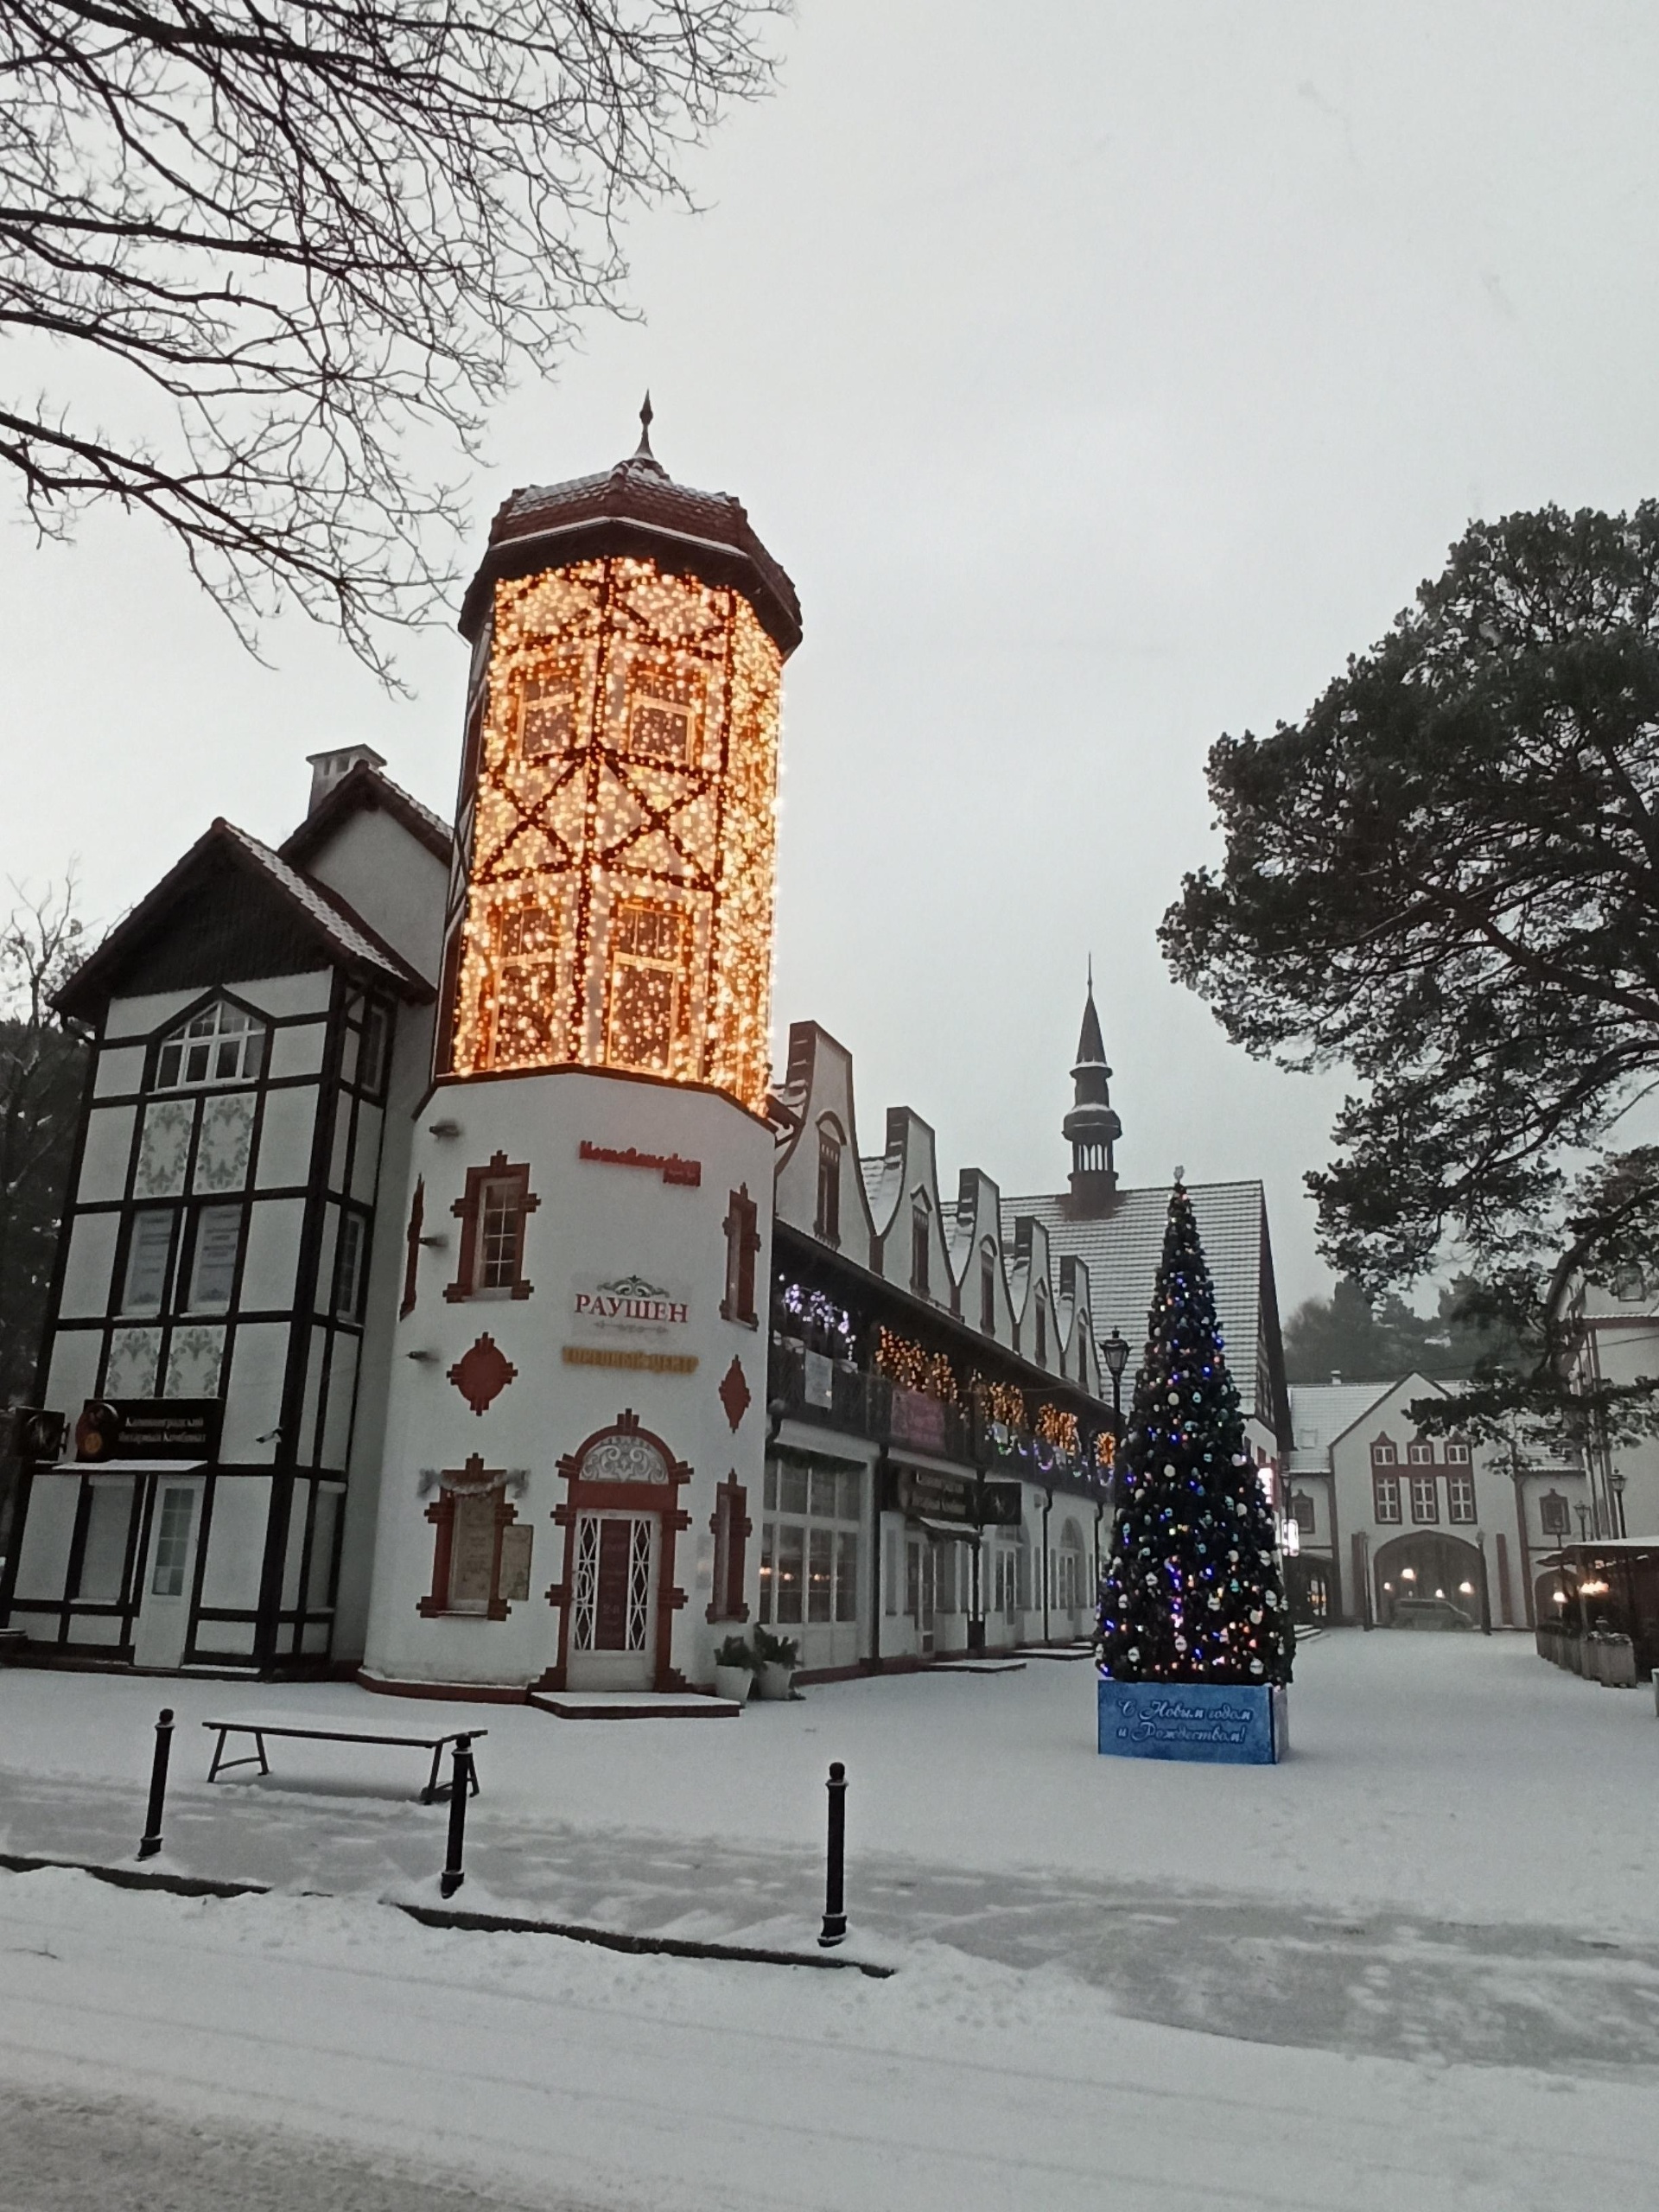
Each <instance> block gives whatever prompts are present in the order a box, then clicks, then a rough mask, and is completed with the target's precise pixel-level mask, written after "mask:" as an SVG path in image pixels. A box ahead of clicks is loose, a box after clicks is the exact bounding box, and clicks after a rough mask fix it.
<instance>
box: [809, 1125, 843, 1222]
mask: <svg viewBox="0 0 1659 2212" xmlns="http://www.w3.org/2000/svg"><path fill="white" fill-rule="evenodd" d="M812 1229H813V1234H814V1235H815V1236H821V1237H822V1238H823V1241H824V1243H826V1244H839V1243H840V1242H841V1132H840V1130H839V1129H838V1128H836V1126H835V1124H834V1122H828V1121H824V1122H819V1123H818V1211H817V1217H816V1218H815V1219H814V1221H813V1224H812Z"/></svg>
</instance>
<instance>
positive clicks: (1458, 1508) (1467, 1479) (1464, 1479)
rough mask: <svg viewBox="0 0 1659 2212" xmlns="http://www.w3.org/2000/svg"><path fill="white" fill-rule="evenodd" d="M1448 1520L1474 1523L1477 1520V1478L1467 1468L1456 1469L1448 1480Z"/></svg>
mask: <svg viewBox="0 0 1659 2212" xmlns="http://www.w3.org/2000/svg"><path fill="white" fill-rule="evenodd" d="M1474 1518H1475V1478H1474V1476H1473V1475H1472V1474H1471V1471H1469V1469H1468V1468H1467V1467H1454V1468H1453V1469H1452V1472H1451V1473H1450V1474H1449V1475H1448V1476H1447V1477H1446V1519H1447V1520H1448V1521H1461V1522H1473V1520H1474Z"/></svg>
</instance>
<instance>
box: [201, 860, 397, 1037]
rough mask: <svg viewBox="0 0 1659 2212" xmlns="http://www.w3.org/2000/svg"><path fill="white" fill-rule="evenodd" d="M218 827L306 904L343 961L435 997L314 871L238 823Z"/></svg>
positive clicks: (283, 888)
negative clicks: (293, 862)
mask: <svg viewBox="0 0 1659 2212" xmlns="http://www.w3.org/2000/svg"><path fill="white" fill-rule="evenodd" d="M213 828H214V829H218V830H222V831H223V832H224V833H225V835H226V836H227V837H228V838H229V839H230V840H231V842H232V844H234V845H238V846H240V847H241V849H243V851H244V852H245V853H246V854H247V855H248V856H249V858H250V859H251V860H252V861H254V862H255V864H256V865H257V867H259V868H263V869H264V872H265V874H267V875H268V876H269V877H270V880H271V881H272V882H273V883H274V884H275V885H276V886H277V888H278V890H280V891H283V892H284V893H286V894H287V895H288V897H289V898H290V899H293V900H294V902H295V904H296V906H300V907H302V908H303V910H304V911H305V912H306V913H307V914H308V915H309V916H310V918H311V919H312V920H313V921H315V924H316V925H317V927H318V928H319V930H320V931H321V932H322V934H323V935H324V936H325V937H327V938H329V939H331V940H332V942H333V943H334V945H335V947H336V948H337V949H338V950H339V952H340V957H342V958H343V959H346V960H348V961H352V962H354V963H357V964H359V966H362V967H365V968H378V969H379V970H380V972H381V973H382V974H383V975H385V976H390V977H391V980H392V981H393V982H396V983H397V985H398V986H399V988H401V989H403V990H405V991H407V990H409V989H410V988H413V989H414V990H415V991H416V993H417V994H418V995H420V996H422V997H423V998H429V997H430V996H431V986H430V985H429V983H428V982H427V981H426V979H425V978H424V976H421V975H419V974H417V973H416V970H415V969H413V968H411V967H410V964H409V963H408V961H406V960H405V959H404V957H403V956H402V955H401V954H400V953H397V952H394V951H393V950H392V949H391V946H390V945H389V944H387V943H386V941H385V938H383V937H381V936H380V935H379V934H378V932H377V931H374V930H372V929H371V928H370V927H369V925H368V924H367V923H366V922H365V920H364V919H363V918H362V917H361V916H360V915H359V914H358V913H356V912H353V909H352V908H351V907H350V906H347V905H346V901H345V900H344V899H342V898H340V896H339V894H338V893H335V892H333V891H329V890H326V889H325V888H324V887H323V886H322V885H321V884H320V883H315V882H313V880H312V879H311V878H310V877H309V876H308V875H302V874H301V872H300V870H299V869H298V868H295V867H293V866H292V865H291V864H290V863H289V861H285V860H284V859H283V856H282V855H281V854H280V853H274V852H272V850H271V849H270V846H269V845H264V844H261V842H259V840H258V838H257V837H254V836H250V835H249V834H248V832H247V831H246V830H245V829H238V828H237V826H236V824H235V823H233V822H226V821H224V820H222V819H221V820H219V821H218V822H216V823H214V824H213Z"/></svg>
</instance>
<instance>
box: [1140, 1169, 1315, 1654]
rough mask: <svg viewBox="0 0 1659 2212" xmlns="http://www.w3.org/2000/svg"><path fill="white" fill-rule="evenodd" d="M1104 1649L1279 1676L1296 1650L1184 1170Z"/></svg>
mask: <svg viewBox="0 0 1659 2212" xmlns="http://www.w3.org/2000/svg"><path fill="white" fill-rule="evenodd" d="M1117 1483H1118V1493H1117V1494H1118V1498H1119V1501H1120V1504H1119V1511H1118V1514H1117V1518H1116V1523H1115V1526H1114V1529H1113V1532H1112V1549H1111V1555H1110V1557H1109V1560H1108V1562H1107V1566H1106V1571H1105V1573H1104V1574H1103V1577H1102V1579H1101V1597H1100V1612H1099V1620H1098V1637H1097V1643H1096V1655H1097V1657H1098V1659H1099V1663H1100V1670H1101V1672H1102V1674H1103V1675H1107V1676H1109V1678H1110V1679H1111V1680H1112V1681H1126V1682H1136V1681H1170V1682H1219V1683H1226V1684H1239V1683H1247V1682H1248V1683H1280V1682H1287V1681H1289V1680H1290V1668H1291V1657H1292V1654H1293V1652H1294V1649H1295V1637H1294V1630H1292V1628H1291V1625H1290V1613H1289V1608H1288V1607H1287V1605H1286V1602H1285V1593H1284V1588H1283V1585H1282V1582H1281V1578H1280V1570H1279V1559H1278V1553H1277V1548H1276V1545H1275V1541H1274V1523H1273V1511H1272V1508H1271V1506H1270V1505H1269V1504H1268V1501H1267V1499H1266V1497H1264V1496H1263V1494H1262V1485H1261V1483H1260V1481H1259V1480H1258V1478H1257V1474H1256V1470H1255V1466H1254V1465H1252V1463H1251V1459H1250V1455H1249V1452H1248V1450H1247V1449H1246V1447H1245V1441H1244V1417H1243V1412H1242V1411H1241V1409H1240V1407H1239V1402H1238V1392H1237V1390H1236V1388H1235V1386H1234V1383H1233V1379H1232V1377H1231V1376H1230V1374H1229V1373H1228V1371H1227V1362H1226V1358H1225V1357H1224V1349H1223V1344H1222V1338H1221V1332H1220V1331H1219V1329H1217V1326H1216V1301H1215V1292H1214V1289H1213V1287H1212V1286H1211V1281H1210V1270H1209V1268H1208V1267H1207V1266H1206V1265H1205V1258H1204V1250H1203V1247H1202V1245H1201V1244H1200V1243H1199V1239H1198V1224H1197V1223H1196V1222H1195V1220H1194V1219H1193V1216H1192V1200H1191V1198H1189V1197H1188V1195H1187V1193H1186V1191H1185V1187H1184V1186H1183V1185H1182V1184H1181V1183H1180V1182H1179V1180H1178V1181H1177V1183H1176V1185H1175V1188H1174V1190H1173V1192H1172V1193H1171V1196H1170V1201H1169V1216H1168V1220H1167V1222H1166V1225H1165V1230H1164V1252H1163V1259H1162V1262H1161V1263H1160V1267H1159V1270H1158V1281H1157V1285H1156V1287H1155V1288H1154V1293H1153V1301H1152V1311H1151V1313H1150V1315H1149V1316H1148V1319H1147V1357H1146V1364H1145V1366H1144V1367H1143V1368H1142V1369H1141V1373H1140V1375H1139V1376H1137V1378H1136V1381H1135V1402H1134V1407H1133V1410H1132V1411H1131V1414H1130V1416H1129V1427H1128V1435H1127V1437H1126V1438H1125V1440H1124V1442H1123V1446H1122V1451H1121V1452H1120V1453H1119V1455H1118V1465H1117Z"/></svg>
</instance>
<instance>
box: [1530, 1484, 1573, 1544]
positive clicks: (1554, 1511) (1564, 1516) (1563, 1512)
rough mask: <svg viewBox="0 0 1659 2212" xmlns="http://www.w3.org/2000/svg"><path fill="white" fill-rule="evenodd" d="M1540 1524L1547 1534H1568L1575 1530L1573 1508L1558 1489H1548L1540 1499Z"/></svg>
mask: <svg viewBox="0 0 1659 2212" xmlns="http://www.w3.org/2000/svg"><path fill="white" fill-rule="evenodd" d="M1538 1526H1539V1527H1540V1528H1541V1529H1542V1530H1543V1532H1544V1534H1545V1535H1547V1536H1567V1535H1571V1534H1572V1531H1573V1509H1572V1507H1571V1506H1570V1505H1569V1504H1568V1503H1567V1500H1566V1498H1565V1497H1563V1496H1562V1495H1561V1493H1560V1491H1558V1490H1547V1491H1545V1492H1544V1494H1543V1496H1542V1497H1541V1498H1540V1499H1539V1501H1538Z"/></svg>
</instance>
